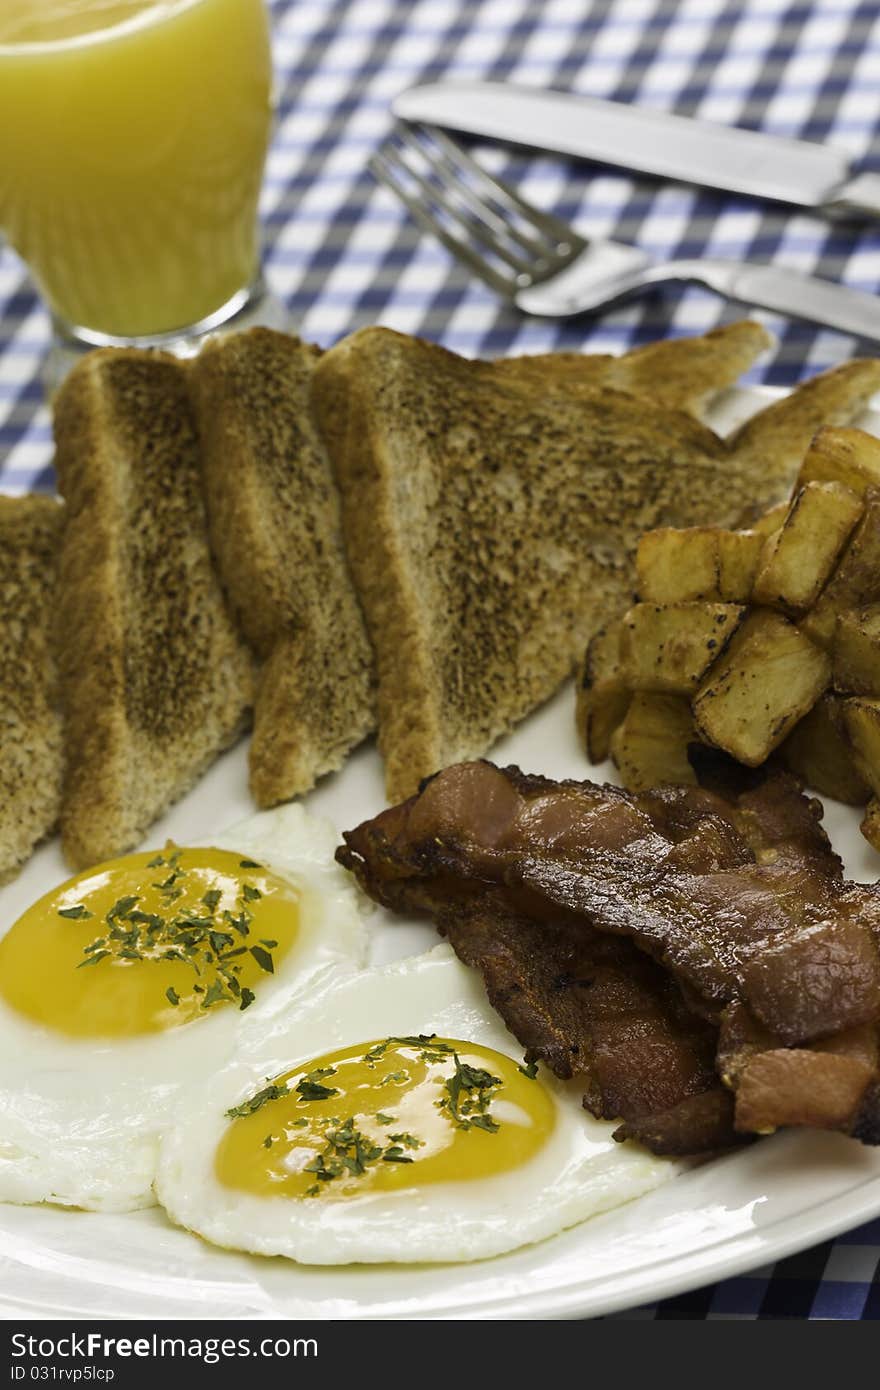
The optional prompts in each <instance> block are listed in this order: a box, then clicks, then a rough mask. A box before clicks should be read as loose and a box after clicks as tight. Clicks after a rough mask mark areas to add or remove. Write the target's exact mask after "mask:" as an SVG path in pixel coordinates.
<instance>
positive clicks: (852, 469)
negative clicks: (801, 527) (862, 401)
mask: <svg viewBox="0 0 880 1390" xmlns="http://www.w3.org/2000/svg"><path fill="white" fill-rule="evenodd" d="M814 482H815V483H843V484H844V486H846V487H848V488H852V490H853V492H856V493H858V495H859V497H864V495H865V493H866V492H867V491H868V488H871V487H880V440H878V439H875V438H874V436H873V435H871V434H866V433H865V431H864V430H856V429H841V428H837V427H835V426H832V425H827V426H826V427H825V428H824V429H821V430H819V433H818V434H817V435H815V437H814V439H813V442H812V444H811V445H810V448H809V450H808V452H807V456H806V458H805V459H804V461H803V463H802V464H801V471H800V473H799V474H798V480H797V484H796V486H797V487H803V486H804V484H805V483H814Z"/></svg>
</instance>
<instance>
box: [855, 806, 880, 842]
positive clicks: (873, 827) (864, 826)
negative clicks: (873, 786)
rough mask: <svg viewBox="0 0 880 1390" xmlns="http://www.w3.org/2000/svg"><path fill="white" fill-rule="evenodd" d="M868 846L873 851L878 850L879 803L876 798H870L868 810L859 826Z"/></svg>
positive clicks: (879, 838) (879, 834) (879, 833)
mask: <svg viewBox="0 0 880 1390" xmlns="http://www.w3.org/2000/svg"><path fill="white" fill-rule="evenodd" d="M859 829H860V830H861V832H862V834H863V835H864V837H865V839H866V840H867V841H868V844H869V845H873V846H874V848H875V849H880V801H878V800H877V798H876V796H872V797H871V800H870V801H869V802H868V809H867V810H866V811H865V814H864V817H863V819H862V823H861V825H860V826H859Z"/></svg>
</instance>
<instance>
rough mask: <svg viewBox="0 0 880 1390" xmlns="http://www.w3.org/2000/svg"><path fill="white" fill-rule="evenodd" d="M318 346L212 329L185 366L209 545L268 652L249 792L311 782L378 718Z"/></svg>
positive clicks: (248, 628) (233, 599) (250, 634)
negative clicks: (312, 397) (317, 391)
mask: <svg viewBox="0 0 880 1390" xmlns="http://www.w3.org/2000/svg"><path fill="white" fill-rule="evenodd" d="M319 357H320V349H318V348H316V347H311V346H309V345H308V344H306V343H302V342H300V341H299V339H298V338H294V337H290V336H288V335H287V334H283V333H275V332H272V331H271V330H269V329H265V328H255V329H251V330H250V331H249V332H246V333H237V334H230V335H229V336H228V337H225V338H218V339H216V340H215V341H213V342H211V343H209V344H208V345H207V346H206V347H205V348H204V349H203V351H202V353H201V354H200V356H199V357H198V358H197V359H196V360H195V362H194V364H193V366H192V369H191V375H192V388H193V389H192V395H193V400H194V402H195V409H196V417H197V421H198V426H199V432H200V436H201V444H202V466H203V477H204V490H205V501H206V504H207V511H208V520H209V525H210V533H211V543H212V547H213V550H214V555H215V558H216V561H217V566H218V569H219V572H220V575H221V578H222V580H223V583H224V586H225V588H226V592H227V594H228V596H229V600H230V603H231V606H232V609H233V611H234V613H235V615H236V617H237V619H238V622H239V624H240V626H241V629H242V631H243V632H244V634H245V636H246V637H247V638H248V640H249V641H250V642H251V644H252V646H253V647H254V649H255V651H256V652H257V653H258V654H259V655H260V656H261V657H262V658H263V659H264V662H265V665H264V666H263V668H262V671H261V673H260V677H259V684H258V688H257V698H256V708H255V713H254V735H253V739H252V742H251V749H250V769H251V771H250V781H251V790H252V792H253V795H254V799H255V800H256V802H257V804H258V805H260V806H272V805H275V804H276V803H277V802H279V801H286V800H288V799H289V798H290V797H292V796H296V795H299V794H300V793H302V792H305V791H308V790H309V788H310V787H311V786H313V784H314V783H315V781H316V780H317V778H318V777H319V776H321V775H322V774H323V773H325V772H330V771H332V770H334V769H336V768H338V767H340V766H341V765H342V762H343V760H344V758H345V755H346V754H347V753H348V752H349V750H350V749H351V748H352V747H353V746H354V745H355V744H357V743H359V742H360V741H361V739H363V738H364V737H365V736H366V735H367V734H368V733H370V732H372V730H373V729H374V728H375V722H376V716H375V691H374V676H373V655H372V649H371V647H370V643H369V639H368V638H367V633H366V628H365V626H364V621H363V617H362V614H361V610H360V606H359V603H358V600H357V596H356V595H355V592H354V588H353V586H352V582H351V578H350V576H349V572H348V566H347V562H346V558H345V552H344V549H343V544H342V530H341V520H340V501H339V494H338V491H337V488H336V484H335V481H334V478H333V473H332V469H331V466H330V461H329V458H328V456H327V451H326V449H325V447H324V444H323V442H322V440H321V438H320V435H319V434H318V431H317V429H316V428H315V426H314V424H313V423H312V420H311V416H310V412H309V389H310V385H311V378H312V374H313V372H314V368H315V365H316V363H317V361H318V358H319Z"/></svg>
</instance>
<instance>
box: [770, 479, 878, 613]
mask: <svg viewBox="0 0 880 1390" xmlns="http://www.w3.org/2000/svg"><path fill="white" fill-rule="evenodd" d="M861 514H862V503H861V501H860V500H859V498H858V497H857V496H856V494H855V493H854V492H853V491H852V490H851V489H850V488H848V487H844V485H843V483H807V484H806V486H805V487H802V488H801V489H800V491H799V492H798V493H797V494H796V496H795V498H794V500H793V502H792V504H791V507H790V509H789V513H788V516H787V517H786V519H785V522H784V523H783V526H782V529H781V530H779V531H777V532H776V534H775V535H773V536H770V537H769V538H768V539H767V541H766V542H765V544H764V550H763V552H762V555H761V562H760V564H759V566H758V572H757V574H756V575H755V585H754V589H753V590H752V598H753V600H754V602H755V603H760V604H766V605H767V606H768V607H770V608H781V609H782V611H783V612H785V613H797V612H801V611H803V610H804V609H805V608H810V607H811V606H812V605H813V604H814V603H815V602H816V599H817V598H818V597H819V594H820V593H821V592H822V589H823V588H824V586H825V584H826V582H827V580H828V579H829V577H830V575H831V572H832V570H833V569H834V566H835V564H836V563H837V558H838V556H839V555H840V552H841V551H842V550H843V547H844V546H845V545H846V542H847V541H848V540H849V537H850V535H851V533H852V530H853V527H854V526H855V524H856V522H857V521H858V519H859V517H860V516H861Z"/></svg>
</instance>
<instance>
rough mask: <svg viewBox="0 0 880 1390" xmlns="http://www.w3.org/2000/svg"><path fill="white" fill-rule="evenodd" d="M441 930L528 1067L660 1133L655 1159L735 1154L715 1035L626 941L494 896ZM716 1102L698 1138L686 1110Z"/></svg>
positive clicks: (445, 912)
mask: <svg viewBox="0 0 880 1390" xmlns="http://www.w3.org/2000/svg"><path fill="white" fill-rule="evenodd" d="M437 925H438V927H439V929H440V931H441V932H442V933H443V935H444V936H446V937H448V939H449V941H450V942H451V943H452V945H453V947H454V948H455V951H456V954H457V955H458V956H459V957H460V959H461V960H463V961H464V962H465V964H466V965H472V966H475V967H476V968H477V969H478V970H479V971H480V972H481V974H482V976H483V979H484V981H485V984H486V991H487V993H488V996H489V1001H490V1003H491V1004H492V1006H493V1008H495V1009H496V1010H497V1011H498V1013H499V1014H500V1015H501V1017H502V1018H503V1019H504V1022H505V1023H506V1024H507V1027H508V1028H509V1029H510V1031H511V1032H512V1033H513V1035H514V1037H516V1038H517V1039H518V1040H519V1041H520V1042H521V1043H522V1045H523V1047H524V1048H525V1049H526V1056H527V1058H528V1059H529V1060H538V1061H542V1062H544V1063H545V1064H546V1065H547V1066H548V1067H549V1068H550V1069H551V1071H553V1072H554V1073H555V1074H556V1075H557V1076H559V1077H562V1078H565V1079H567V1078H569V1077H571V1076H577V1077H578V1079H579V1081H580V1082H581V1083H582V1084H583V1085H584V1087H585V1094H584V1105H585V1106H586V1108H587V1109H588V1110H590V1111H591V1112H592V1114H594V1115H595V1116H597V1118H599V1119H605V1120H615V1119H623V1120H624V1122H625V1123H626V1124H627V1125H628V1126H629V1129H628V1131H627V1132H628V1133H632V1134H635V1133H637V1132H639V1126H640V1125H642V1124H645V1123H648V1122H653V1133H652V1143H651V1147H652V1149H653V1150H654V1152H655V1153H682V1152H685V1153H699V1152H704V1151H706V1150H711V1149H717V1148H722V1147H725V1146H728V1145H731V1144H733V1143H735V1142H736V1136H735V1134H734V1132H733V1104H732V1102H731V1099H730V1096H729V1094H728V1093H726V1092H725V1091H724V1089H723V1087H722V1085H721V1083H720V1081H719V1079H718V1076H717V1073H716V1071H715V1042H716V1035H715V1030H714V1029H713V1028H712V1027H711V1026H709V1025H708V1024H707V1023H705V1022H704V1021H703V1020H702V1019H700V1018H697V1017H696V1016H695V1015H694V1014H692V1013H691V1012H690V1011H689V1010H688V1009H687V1008H686V1007H685V1005H684V1003H683V1000H682V998H681V995H680V993H679V991H678V990H677V989H676V987H675V984H674V983H673V981H672V980H671V979H670V978H669V976H668V975H666V974H665V973H664V971H662V970H660V969H659V968H658V967H657V966H656V965H655V964H654V962H653V961H651V960H650V959H649V958H648V957H647V956H645V955H643V954H642V953H641V952H639V951H637V950H636V949H635V948H634V947H633V946H632V945H631V944H630V943H629V942H628V941H620V940H615V939H614V938H613V937H609V936H603V935H602V933H600V932H596V931H593V930H592V929H591V928H590V927H589V926H587V924H586V923H584V922H583V921H580V920H578V919H576V918H572V919H570V920H565V919H564V918H563V917H562V916H560V917H559V918H558V919H557V920H555V921H543V922H541V921H536V920H534V918H531V917H528V916H525V915H524V914H522V913H518V912H516V911H515V910H513V909H512V908H511V907H510V906H509V904H508V903H507V902H506V901H505V899H504V895H503V893H499V892H496V891H491V890H490V891H488V892H485V893H479V894H477V895H476V896H475V897H474V898H473V899H471V900H470V901H468V902H460V903H458V904H457V905H455V906H445V907H443V908H441V909H440V911H439V912H438V913H437ZM710 1091H711V1092H712V1093H713V1094H714V1095H715V1100H714V1101H713V1102H712V1103H711V1106H710V1107H709V1108H708V1109H707V1108H705V1107H704V1109H703V1111H702V1112H701V1113H702V1115H703V1116H704V1118H703V1119H702V1120H701V1124H700V1128H699V1130H697V1129H696V1128H695V1125H694V1121H695V1119H696V1112H695V1111H694V1110H693V1107H692V1106H691V1105H690V1102H692V1101H693V1099H694V1098H695V1097H697V1096H700V1095H703V1094H704V1093H706V1092H710ZM682 1106H684V1107H685V1112H682V1108H681V1107H682ZM710 1113H711V1116H712V1123H711V1124H708V1125H707V1123H706V1119H705V1117H706V1116H708V1115H709V1114H710ZM620 1137H626V1136H625V1135H624V1134H623V1133H621V1136H620Z"/></svg>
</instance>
